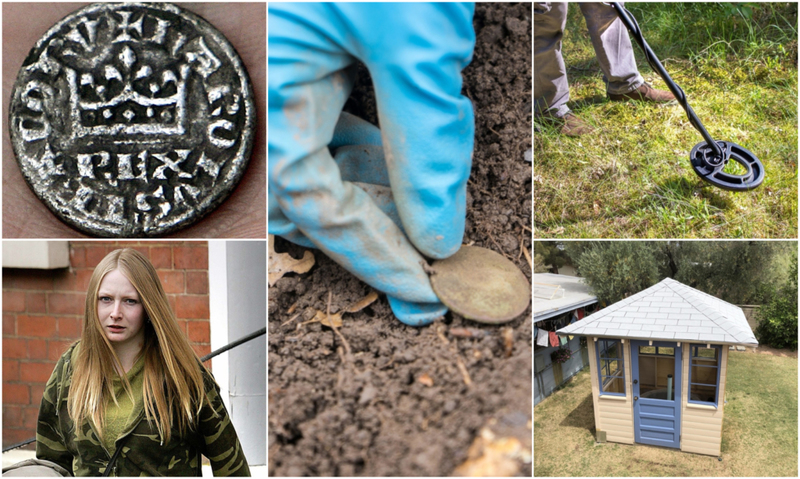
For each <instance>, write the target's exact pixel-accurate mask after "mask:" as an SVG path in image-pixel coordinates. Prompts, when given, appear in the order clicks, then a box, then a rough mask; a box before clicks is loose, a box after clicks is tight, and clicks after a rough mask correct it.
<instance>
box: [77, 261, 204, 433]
mask: <svg viewBox="0 0 800 479" xmlns="http://www.w3.org/2000/svg"><path fill="white" fill-rule="evenodd" d="M116 269H118V270H119V271H120V272H121V273H122V274H123V275H125V277H126V278H128V281H130V282H131V284H132V285H133V287H134V288H136V291H137V293H138V294H139V299H140V301H141V303H142V305H143V306H144V310H145V314H146V318H149V321H145V324H144V326H143V327H144V328H145V340H144V346H142V351H141V353H140V354H141V355H143V356H144V381H143V399H144V411H145V416H146V418H147V419H148V420H150V421H153V422H155V425H156V428H157V429H158V433H159V435H160V436H161V438H162V440H163V441H164V442H168V441H169V439H170V436H171V426H172V420H173V418H174V420H175V421H176V424H175V426H177V429H178V431H180V432H181V434H182V435H183V434H185V433H186V431H187V429H190V430H191V429H194V426H195V424H196V423H197V421H198V415H199V412H200V409H201V408H202V406H203V402H204V401H208V398H207V397H206V394H205V388H204V386H203V373H202V369H201V368H204V366H203V365H202V364H201V363H200V361H199V359H198V357H197V354H195V352H194V350H193V349H192V347H191V346H190V345H189V340H188V339H187V338H186V336H184V334H183V332H182V331H181V330H180V328H179V327H178V323H177V321H176V320H175V315H174V314H173V312H172V309H171V308H170V307H169V302H168V301H167V296H166V294H165V293H164V289H163V288H162V286H161V281H160V280H159V279H158V275H157V274H156V271H155V268H153V265H152V264H151V263H150V261H149V260H148V259H147V258H146V257H144V256H143V255H142V254H141V253H139V252H138V251H136V250H133V249H119V250H116V251H113V252H111V253H109V254H108V255H107V256H106V257H105V258H103V260H102V261H100V263H99V264H98V265H97V267H96V268H95V269H94V272H93V273H92V277H91V279H89V290H88V291H87V294H86V313H85V314H84V320H83V332H82V333H81V344H80V349H79V352H78V357H77V358H76V360H75V368H74V372H73V374H72V383H71V386H70V394H69V399H68V403H67V407H68V410H69V415H70V417H71V418H72V420H73V421H74V422H75V423H76V425H77V426H78V427H80V424H81V423H82V422H83V421H84V420H86V419H87V418H90V419H91V420H92V421H93V422H94V424H95V425H96V426H97V428H98V432H99V433H100V434H101V435H102V434H103V429H104V425H105V401H106V398H112V399H113V401H114V402H115V403H116V402H117V398H116V395H115V393H114V386H113V378H114V374H115V372H116V371H117V370H120V371H121V370H122V364H121V363H120V360H119V357H117V354H116V353H115V352H114V348H113V347H112V346H111V342H110V341H109V340H108V338H107V337H106V334H105V332H104V331H103V327H102V325H101V322H100V318H98V316H97V294H98V293H97V292H98V290H99V288H100V282H101V281H102V280H103V278H104V277H105V275H106V274H108V273H109V272H111V271H114V270H116ZM121 376H122V380H123V384H124V387H125V390H126V391H127V392H128V394H131V387H130V383H129V382H128V380H127V378H126V377H125V375H124V374H123V375H121Z"/></svg>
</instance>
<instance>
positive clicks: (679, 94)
mask: <svg viewBox="0 0 800 479" xmlns="http://www.w3.org/2000/svg"><path fill="white" fill-rule="evenodd" d="M611 6H612V7H613V8H614V10H615V11H616V12H617V15H618V16H619V19H620V20H621V21H622V23H623V24H625V28H627V29H628V31H629V32H630V34H631V36H632V37H633V38H634V40H636V43H638V44H639V46H640V47H642V50H644V56H645V58H646V59H647V63H649V64H650V67H651V68H652V69H653V70H655V71H656V72H658V74H659V75H660V76H661V78H662V79H663V80H664V83H666V84H667V87H669V90H670V91H671V92H672V94H673V95H675V98H676V99H677V100H678V103H680V105H681V106H682V107H683V109H684V111H686V116H687V117H689V123H691V124H692V126H694V128H695V129H696V130H697V131H699V132H700V134H701V135H702V136H703V139H704V140H705V141H703V142H701V143H698V144H697V145H695V147H694V148H692V152H691V153H690V154H689V160H690V161H691V162H692V168H693V169H694V172H695V173H697V175H698V176H699V177H700V178H702V179H704V180H705V181H707V182H709V183H711V184H712V185H714V186H716V187H717V188H722V189H724V190H729V191H747V190H752V189H754V188H756V187H757V186H758V185H760V184H761V182H762V181H764V174H765V172H764V165H762V164H761V161H759V159H758V158H756V155H754V154H753V153H751V152H750V151H748V150H746V149H744V148H742V147H741V146H739V145H737V144H736V143H731V142H729V141H715V140H714V139H713V138H711V135H710V134H709V133H708V131H707V130H706V129H705V127H704V126H703V122H701V121H700V118H698V117H697V115H696V114H695V112H694V110H693V109H692V107H691V106H690V105H689V101H688V100H687V99H686V94H685V93H684V92H683V90H682V89H681V87H679V86H678V85H676V84H675V82H674V81H672V78H670V76H669V73H667V70H666V69H664V66H663V65H662V64H661V62H660V61H659V60H658V57H656V54H655V53H653V50H652V49H651V48H650V45H648V44H647V42H646V41H645V40H644V36H642V31H641V30H640V29H639V24H638V23H637V22H636V19H635V18H634V17H633V15H631V12H629V11H628V10H626V9H625V7H623V6H622V4H620V3H618V2H613V3H611ZM730 160H734V161H736V162H737V163H739V164H740V165H742V166H743V167H744V168H745V170H747V171H746V173H745V174H744V175H732V174H730V173H725V172H724V171H722V170H723V169H725V165H727V164H728V162H729V161H730Z"/></svg>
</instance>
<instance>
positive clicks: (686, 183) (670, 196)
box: [641, 175, 735, 210]
mask: <svg viewBox="0 0 800 479" xmlns="http://www.w3.org/2000/svg"><path fill="white" fill-rule="evenodd" d="M655 191H656V193H655V194H653V195H651V196H649V197H648V198H646V199H644V200H643V201H642V203H641V207H642V208H647V207H648V206H652V205H654V204H655V205H663V204H664V202H665V201H666V202H668V203H670V205H671V206H676V204H685V203H689V202H691V201H692V200H693V198H694V197H695V196H696V194H697V193H700V194H701V195H702V197H703V198H704V199H705V200H706V201H708V203H709V205H710V206H713V207H714V208H718V209H720V210H727V209H730V208H733V207H734V206H735V205H734V204H733V202H732V201H731V199H730V195H729V194H727V192H725V190H722V189H719V188H717V187H714V186H712V185H710V184H708V183H706V182H705V181H703V180H702V179H701V178H700V177H699V176H695V177H693V178H691V179H687V178H686V176H677V175H675V176H672V177H670V178H667V179H666V180H663V181H660V182H658V183H656V186H655Z"/></svg>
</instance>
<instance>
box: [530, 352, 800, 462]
mask: <svg viewBox="0 0 800 479" xmlns="http://www.w3.org/2000/svg"><path fill="white" fill-rule="evenodd" d="M726 399H727V401H728V403H727V404H726V405H725V416H724V419H723V426H722V427H723V430H722V461H719V460H718V459H717V458H716V457H711V456H702V455H699V454H690V453H685V452H680V451H679V450H677V449H667V448H661V447H653V446H645V445H639V444H637V445H626V444H614V443H610V442H609V443H605V444H596V443H595V438H594V411H593V407H592V390H591V382H590V380H589V368H586V369H585V370H583V371H581V372H580V373H579V374H578V375H576V376H575V377H574V378H573V380H572V381H571V382H570V383H569V384H568V385H567V386H566V387H565V388H564V389H561V390H560V391H557V392H555V393H553V394H552V395H551V396H550V397H548V398H547V399H545V400H543V401H542V402H541V403H539V404H538V405H537V406H536V407H535V408H534V414H533V456H534V458H533V461H534V462H533V474H534V476H536V477H547V476H573V477H574V476H577V477H581V476H722V477H726V476H727V477H734V476H735V477H764V476H794V477H797V358H791V357H780V356H770V355H766V354H753V353H750V352H746V353H742V352H735V353H734V352H731V353H730V355H729V359H728V380H727V391H726Z"/></svg>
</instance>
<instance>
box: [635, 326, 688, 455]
mask: <svg viewBox="0 0 800 479" xmlns="http://www.w3.org/2000/svg"><path fill="white" fill-rule="evenodd" d="M631 363H633V426H634V437H635V440H636V442H638V443H642V444H651V445H654V446H665V447H676V448H680V447H681V441H680V435H681V348H680V347H678V344H677V343H669V342H662V341H653V344H650V343H649V342H648V341H631Z"/></svg>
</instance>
